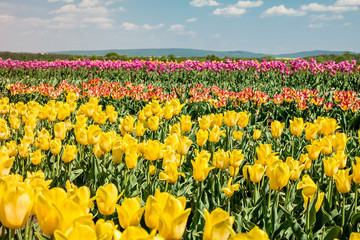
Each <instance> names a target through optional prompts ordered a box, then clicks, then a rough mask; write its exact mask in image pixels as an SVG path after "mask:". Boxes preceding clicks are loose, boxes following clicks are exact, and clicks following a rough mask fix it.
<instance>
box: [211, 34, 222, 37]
mask: <svg viewBox="0 0 360 240" xmlns="http://www.w3.org/2000/svg"><path fill="white" fill-rule="evenodd" d="M219 37H221V34H220V33H215V34H214V35H212V36H211V38H219Z"/></svg>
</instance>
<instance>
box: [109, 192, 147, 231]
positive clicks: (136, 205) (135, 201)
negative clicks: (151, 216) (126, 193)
mask: <svg viewBox="0 0 360 240" xmlns="http://www.w3.org/2000/svg"><path fill="white" fill-rule="evenodd" d="M116 211H117V214H118V217H119V223H120V226H121V227H122V228H123V229H127V228H128V227H129V226H138V225H139V223H140V220H141V216H142V215H143V213H144V211H145V207H141V202H140V198H139V197H134V198H125V199H124V201H123V203H122V204H121V206H119V205H116Z"/></svg>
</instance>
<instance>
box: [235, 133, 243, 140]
mask: <svg viewBox="0 0 360 240" xmlns="http://www.w3.org/2000/svg"><path fill="white" fill-rule="evenodd" d="M233 135H234V138H235V140H240V139H241V138H242V136H243V135H244V132H241V131H233Z"/></svg>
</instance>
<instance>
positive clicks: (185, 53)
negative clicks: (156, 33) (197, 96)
mask: <svg viewBox="0 0 360 240" xmlns="http://www.w3.org/2000/svg"><path fill="white" fill-rule="evenodd" d="M109 52H115V53H117V54H119V55H126V56H139V57H161V56H168V55H174V56H176V57H205V56H206V55H215V56H218V57H225V56H229V57H243V58H261V57H264V56H269V55H271V56H273V57H277V58H297V57H300V58H303V57H312V56H319V55H329V54H334V55H341V54H343V53H344V52H345V51H327V50H314V51H304V52H296V53H287V54H264V53H254V52H247V51H211V50H199V49H189V48H147V49H109V50H88V51H87V50H73V51H57V52H51V53H54V54H70V55H86V56H92V55H97V56H105V55H106V54H107V53H109ZM351 53H352V54H356V53H353V52H351Z"/></svg>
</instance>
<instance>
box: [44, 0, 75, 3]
mask: <svg viewBox="0 0 360 240" xmlns="http://www.w3.org/2000/svg"><path fill="white" fill-rule="evenodd" d="M73 1H74V0H48V2H66V3H72V2H73Z"/></svg>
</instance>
